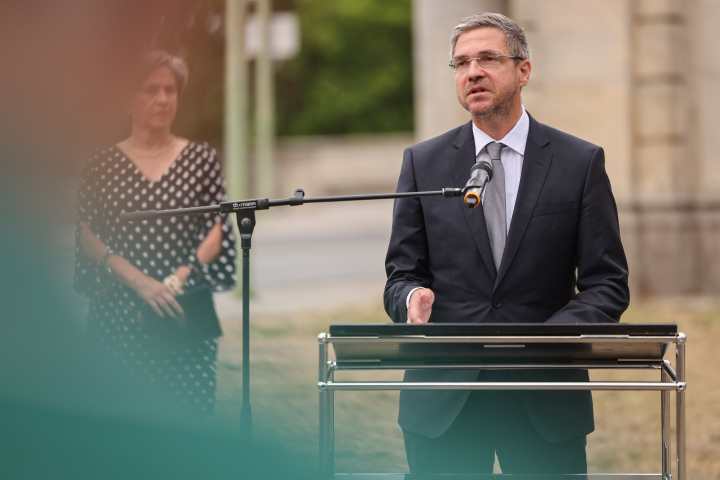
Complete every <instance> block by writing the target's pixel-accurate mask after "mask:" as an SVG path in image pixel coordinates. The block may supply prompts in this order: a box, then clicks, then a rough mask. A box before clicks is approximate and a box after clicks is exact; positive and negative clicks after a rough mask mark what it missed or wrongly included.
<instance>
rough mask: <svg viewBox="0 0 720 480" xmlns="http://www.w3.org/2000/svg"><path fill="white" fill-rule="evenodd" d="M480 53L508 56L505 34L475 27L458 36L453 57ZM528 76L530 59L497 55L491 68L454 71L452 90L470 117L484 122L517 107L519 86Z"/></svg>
mask: <svg viewBox="0 0 720 480" xmlns="http://www.w3.org/2000/svg"><path fill="white" fill-rule="evenodd" d="M484 54H490V55H511V54H510V51H509V50H508V47H507V44H506V42H505V34H503V32H502V31H500V30H499V29H497V28H478V29H475V30H470V31H468V32H464V33H462V34H461V35H460V37H458V40H457V44H456V45H455V56H454V58H453V60H455V61H457V60H459V59H463V58H465V59H467V58H477V57H480V56H481V55H484ZM529 78H530V62H529V61H527V60H522V61H516V60H513V59H512V58H499V64H498V65H497V66H496V67H493V68H487V69H485V68H482V67H480V66H479V65H478V64H477V62H475V61H473V62H472V63H471V64H470V67H469V68H467V69H465V70H458V71H456V72H455V90H456V92H457V96H458V100H459V101H460V104H461V105H462V106H463V107H465V109H466V110H467V111H469V112H470V113H471V114H472V115H473V117H477V118H479V119H483V120H486V121H493V120H495V119H499V118H504V117H506V116H508V115H509V114H510V113H511V112H512V111H513V109H514V108H515V109H518V108H520V88H521V87H524V86H525V85H527V83H528V79H529Z"/></svg>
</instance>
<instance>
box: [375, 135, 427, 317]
mask: <svg viewBox="0 0 720 480" xmlns="http://www.w3.org/2000/svg"><path fill="white" fill-rule="evenodd" d="M397 191H398V192H414V191H417V183H416V180H415V170H414V165H413V153H412V150H410V149H409V148H408V149H406V150H405V152H404V154H403V164H402V168H401V170H400V179H399V180H398V187H397ZM385 272H386V274H387V283H386V284H385V292H384V295H383V299H384V304H385V311H386V312H387V314H388V315H389V316H390V318H391V319H392V321H393V322H396V323H405V322H407V306H406V303H405V302H406V300H407V296H408V294H409V293H410V291H411V290H412V289H413V288H417V287H429V286H430V283H431V280H432V277H431V275H430V271H429V268H428V242H427V234H426V231H425V221H424V217H423V209H422V203H421V201H420V199H419V198H401V199H397V200H395V206H394V208H393V224H392V233H391V235H390V245H389V246H388V252H387V257H386V258H385Z"/></svg>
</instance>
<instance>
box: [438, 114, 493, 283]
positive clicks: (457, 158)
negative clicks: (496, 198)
mask: <svg viewBox="0 0 720 480" xmlns="http://www.w3.org/2000/svg"><path fill="white" fill-rule="evenodd" d="M453 147H455V148H456V149H457V152H456V153H455V155H454V156H451V157H450V158H449V162H450V170H451V172H452V177H453V181H454V182H455V185H456V186H458V187H464V186H465V183H467V181H468V178H470V169H471V168H472V166H473V165H474V164H475V159H476V157H475V139H474V137H473V134H472V123H471V122H468V123H467V124H465V126H464V127H463V128H462V129H460V131H459V132H458V135H457V137H455V140H454V141H453ZM458 208H460V209H461V210H462V213H463V215H464V216H465V220H466V221H467V224H468V228H469V229H470V232H471V233H472V236H473V240H475V245H476V246H477V249H478V251H479V252H480V256H481V257H482V259H483V262H484V263H485V267H486V268H487V270H488V273H489V274H490V278H492V279H493V281H494V280H495V277H496V276H497V272H496V271H495V262H494V261H493V256H492V249H491V248H490V240H489V239H488V233H487V227H486V226H485V216H484V215H483V210H482V207H478V208H468V207H466V206H465V203H464V202H462V201H460V202H458Z"/></svg>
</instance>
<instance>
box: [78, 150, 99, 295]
mask: <svg viewBox="0 0 720 480" xmlns="http://www.w3.org/2000/svg"><path fill="white" fill-rule="evenodd" d="M97 159H98V157H97V156H94V157H91V158H90V159H88V160H87V161H86V162H85V166H84V167H83V170H82V174H81V176H80V184H79V186H78V189H77V196H76V200H75V212H76V225H75V279H74V281H73V287H74V288H75V290H76V291H77V292H78V293H80V294H82V295H85V296H87V297H93V296H97V295H101V294H102V293H104V292H105V291H106V284H105V282H104V281H103V275H102V274H101V272H100V270H99V268H98V264H97V263H96V262H94V261H92V260H91V259H89V258H88V257H86V256H85V254H84V253H83V251H82V243H81V241H80V235H81V226H82V223H85V224H86V225H87V226H88V227H90V230H92V231H93V233H94V234H95V236H97V237H98V238H99V239H100V240H101V241H103V242H104V240H103V238H102V234H101V229H100V218H99V216H98V215H99V207H98V204H97V191H96V190H97V187H98V183H97V178H96V177H97V171H98V166H97Z"/></svg>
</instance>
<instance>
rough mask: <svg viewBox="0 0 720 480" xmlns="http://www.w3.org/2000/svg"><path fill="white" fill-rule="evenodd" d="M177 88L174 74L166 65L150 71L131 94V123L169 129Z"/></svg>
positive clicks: (156, 128)
mask: <svg viewBox="0 0 720 480" xmlns="http://www.w3.org/2000/svg"><path fill="white" fill-rule="evenodd" d="M177 100H178V90H177V82H176V81H175V75H173V72H172V70H170V68H169V67H166V66H159V67H157V68H154V69H153V70H151V71H150V74H149V75H148V76H147V78H146V79H145V81H144V82H143V84H142V85H141V87H140V89H139V90H138V91H137V92H135V95H133V99H132V102H131V104H130V108H129V114H130V118H131V119H132V123H133V125H137V126H140V127H144V128H149V129H152V130H162V129H169V128H170V125H172V122H173V120H174V119H175V111H176V110H177Z"/></svg>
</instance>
